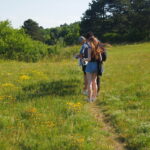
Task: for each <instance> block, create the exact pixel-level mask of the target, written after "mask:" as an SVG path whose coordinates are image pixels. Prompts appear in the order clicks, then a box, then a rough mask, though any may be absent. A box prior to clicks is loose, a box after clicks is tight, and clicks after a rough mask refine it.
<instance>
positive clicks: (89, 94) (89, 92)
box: [86, 73, 92, 100]
mask: <svg viewBox="0 0 150 150" xmlns="http://www.w3.org/2000/svg"><path fill="white" fill-rule="evenodd" d="M86 75H87V81H88V98H89V100H91V99H92V74H91V73H86Z"/></svg>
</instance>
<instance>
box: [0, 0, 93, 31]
mask: <svg viewBox="0 0 150 150" xmlns="http://www.w3.org/2000/svg"><path fill="white" fill-rule="evenodd" d="M91 1H92V0H0V21H2V20H6V19H8V20H10V21H11V23H12V26H13V27H14V28H19V27H20V26H22V25H23V22H24V21H25V20H27V19H29V18H30V19H33V20H35V21H36V22H37V23H39V25H40V26H43V27H44V28H48V27H56V26H59V25H60V24H64V23H68V24H69V23H73V22H75V21H79V20H80V18H81V17H82V14H83V13H84V12H85V10H86V9H87V8H88V5H89V3H90V2H91Z"/></svg>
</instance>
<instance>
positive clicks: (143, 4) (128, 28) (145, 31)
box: [80, 0, 150, 42]
mask: <svg viewBox="0 0 150 150" xmlns="http://www.w3.org/2000/svg"><path fill="white" fill-rule="evenodd" d="M80 29H81V34H85V33H86V32H88V31H93V32H94V33H95V34H96V36H97V37H99V38H100V39H102V40H104V41H111V42H139V41H147V40H150V0H93V1H92V2H91V3H90V5H89V8H88V9H87V10H86V11H85V13H84V15H83V17H82V20H81V24H80Z"/></svg>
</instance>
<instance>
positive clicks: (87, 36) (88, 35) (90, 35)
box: [85, 31, 94, 39]
mask: <svg viewBox="0 0 150 150" xmlns="http://www.w3.org/2000/svg"><path fill="white" fill-rule="evenodd" d="M92 36H94V34H93V32H91V31H90V32H88V33H87V34H86V36H85V37H86V39H89V38H91V37H92Z"/></svg>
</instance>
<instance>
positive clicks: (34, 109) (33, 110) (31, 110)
mask: <svg viewBox="0 0 150 150" xmlns="http://www.w3.org/2000/svg"><path fill="white" fill-rule="evenodd" d="M26 112H29V113H36V112H37V109H36V108H34V107H33V108H30V109H28V110H26Z"/></svg>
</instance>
